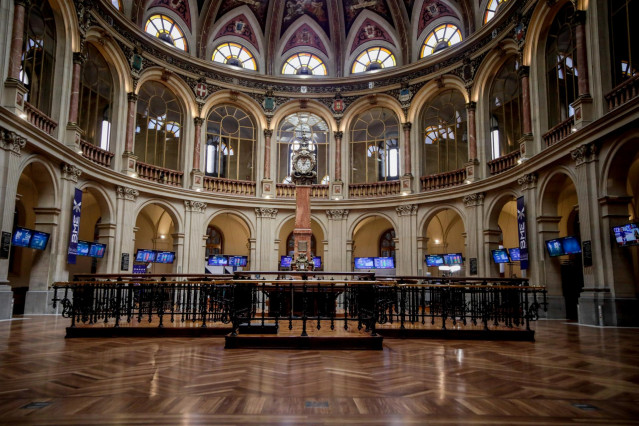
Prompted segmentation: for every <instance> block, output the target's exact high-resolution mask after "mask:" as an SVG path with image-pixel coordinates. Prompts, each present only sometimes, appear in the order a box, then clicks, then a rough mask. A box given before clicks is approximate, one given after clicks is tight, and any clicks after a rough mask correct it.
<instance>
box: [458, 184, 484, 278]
mask: <svg viewBox="0 0 639 426" xmlns="http://www.w3.org/2000/svg"><path fill="white" fill-rule="evenodd" d="M484 197H485V194H484V193H483V192H477V193H475V194H469V195H466V196H464V198H463V199H462V201H463V202H464V206H465V207H466V212H467V214H466V218H467V219H466V268H465V269H466V276H471V275H479V276H486V275H487V272H486V271H487V269H486V250H484V244H483V240H482V238H483V235H484V229H483V227H482V218H483V217H484ZM471 263H472V264H473V267H474V268H476V269H477V271H476V272H474V271H471ZM471 272H474V273H473V274H471Z"/></svg>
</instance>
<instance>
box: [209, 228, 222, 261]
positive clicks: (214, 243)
mask: <svg viewBox="0 0 639 426" xmlns="http://www.w3.org/2000/svg"><path fill="white" fill-rule="evenodd" d="M214 254H224V237H223V236H222V231H220V230H219V229H218V227H217V226H213V225H209V226H207V227H206V258H207V259H208V257H209V256H211V255H214Z"/></svg>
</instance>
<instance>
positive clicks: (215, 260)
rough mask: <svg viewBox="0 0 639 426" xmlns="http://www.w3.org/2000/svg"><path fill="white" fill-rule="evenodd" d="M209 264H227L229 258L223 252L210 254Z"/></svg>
mask: <svg viewBox="0 0 639 426" xmlns="http://www.w3.org/2000/svg"><path fill="white" fill-rule="evenodd" d="M207 264H208V265H209V266H227V265H228V264H229V259H228V258H227V257H226V256H224V255H222V254H214V255H212V256H209V261H208V263H207Z"/></svg>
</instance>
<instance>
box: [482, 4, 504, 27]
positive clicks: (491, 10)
mask: <svg viewBox="0 0 639 426" xmlns="http://www.w3.org/2000/svg"><path fill="white" fill-rule="evenodd" d="M507 1H508V0H490V1H489V2H488V6H486V11H485V12H484V24H485V23H486V22H488V21H490V20H491V19H493V18H494V17H495V15H496V14H497V12H498V11H499V9H501V7H502V5H503V4H504V3H506V2H507Z"/></svg>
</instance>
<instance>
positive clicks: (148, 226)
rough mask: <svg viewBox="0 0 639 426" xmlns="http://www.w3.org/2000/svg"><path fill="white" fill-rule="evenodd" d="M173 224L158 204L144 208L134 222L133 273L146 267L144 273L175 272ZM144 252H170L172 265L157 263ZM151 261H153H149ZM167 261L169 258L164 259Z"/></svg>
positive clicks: (174, 234) (168, 214)
mask: <svg viewBox="0 0 639 426" xmlns="http://www.w3.org/2000/svg"><path fill="white" fill-rule="evenodd" d="M175 232H176V230H175V223H174V221H173V218H172V216H171V214H170V213H169V212H168V211H167V210H166V209H165V208H164V207H162V206H161V205H159V204H149V205H147V206H145V207H144V208H143V209H142V210H140V213H139V214H138V217H137V219H136V221H135V253H136V256H135V258H134V261H135V263H134V271H135V269H136V268H140V270H141V268H142V265H145V266H146V272H148V273H153V274H170V273H176V272H178V271H177V266H176V265H177V261H178V259H177V256H178V250H177V245H176V243H177V242H178V241H176V237H177V235H176V233H175ZM144 250H154V251H156V252H172V253H174V258H173V262H172V263H159V262H158V261H157V260H159V259H157V260H156V257H157V254H156V255H155V256H152V255H151V256H149V255H147V254H144V252H143V251H144ZM151 259H153V260H152V261H151ZM164 259H165V260H167V261H168V259H170V257H165V258H164Z"/></svg>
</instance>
